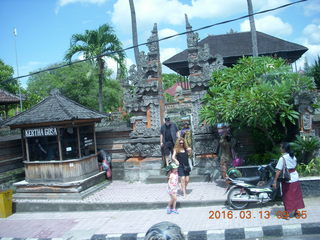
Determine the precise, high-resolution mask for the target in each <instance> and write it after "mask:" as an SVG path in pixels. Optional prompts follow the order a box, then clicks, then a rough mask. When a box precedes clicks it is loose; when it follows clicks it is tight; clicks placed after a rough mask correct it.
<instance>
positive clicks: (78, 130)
mask: <svg viewBox="0 0 320 240" xmlns="http://www.w3.org/2000/svg"><path fill="white" fill-rule="evenodd" d="M77 139H78V157H79V158H81V146H80V129H79V127H77Z"/></svg>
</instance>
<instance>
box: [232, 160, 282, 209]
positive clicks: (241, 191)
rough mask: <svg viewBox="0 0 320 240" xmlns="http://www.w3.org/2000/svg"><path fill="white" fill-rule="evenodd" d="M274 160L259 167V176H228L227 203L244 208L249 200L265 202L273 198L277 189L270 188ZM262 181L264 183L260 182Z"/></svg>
mask: <svg viewBox="0 0 320 240" xmlns="http://www.w3.org/2000/svg"><path fill="white" fill-rule="evenodd" d="M275 164H276V163H275V162H274V161H273V162H271V163H269V164H268V165H266V166H261V167H260V168H259V172H260V174H259V175H260V176H254V177H249V178H243V177H240V178H231V177H228V179H227V180H228V181H229V187H228V189H227V191H226V192H228V198H227V201H228V204H229V205H230V206H231V207H232V208H234V209H237V210H240V209H244V208H246V207H247V206H248V204H249V203H251V202H256V203H265V202H269V201H271V200H274V199H275V197H276V195H277V189H273V188H272V183H273V180H274V175H275V168H274V167H275ZM261 183H264V184H261Z"/></svg>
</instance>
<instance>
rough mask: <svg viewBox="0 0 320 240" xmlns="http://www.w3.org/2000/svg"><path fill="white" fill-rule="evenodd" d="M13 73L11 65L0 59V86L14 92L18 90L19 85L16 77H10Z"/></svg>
mask: <svg viewBox="0 0 320 240" xmlns="http://www.w3.org/2000/svg"><path fill="white" fill-rule="evenodd" d="M13 73H14V71H13V67H11V66H9V65H6V64H5V63H4V62H3V61H2V60H1V59H0V88H1V89H3V90H6V91H8V92H10V93H13V94H16V93H17V92H18V88H19V85H18V81H17V80H16V79H12V77H13Z"/></svg>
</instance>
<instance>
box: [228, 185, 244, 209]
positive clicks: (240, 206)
mask: <svg viewBox="0 0 320 240" xmlns="http://www.w3.org/2000/svg"><path fill="white" fill-rule="evenodd" d="M239 195H241V196H246V197H248V196H249V194H248V192H247V191H246V190H244V192H241V188H239V187H235V188H232V189H231V190H230V191H229V193H228V204H229V205H230V206H231V207H232V208H233V209H236V210H241V209H245V208H246V207H247V206H248V204H249V202H237V201H232V198H233V197H236V196H239Z"/></svg>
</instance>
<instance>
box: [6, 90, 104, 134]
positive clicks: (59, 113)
mask: <svg viewBox="0 0 320 240" xmlns="http://www.w3.org/2000/svg"><path fill="white" fill-rule="evenodd" d="M104 117H106V116H105V115H104V114H101V113H99V112H96V111H93V110H90V109H88V108H86V107H84V106H82V105H80V104H79V103H77V102H74V101H72V100H70V99H69V98H67V97H64V96H62V95H60V93H59V91H53V92H52V93H51V95H50V96H49V97H47V98H45V99H44V100H42V101H41V102H40V103H38V104H37V105H35V106H33V107H32V108H30V109H29V110H27V111H24V112H22V113H20V114H18V115H16V116H14V117H12V118H10V119H8V120H6V121H5V122H4V123H3V125H5V126H10V127H12V128H17V127H22V126H25V125H38V124H41V125H46V124H49V125H54V124H63V122H66V121H72V122H77V121H81V120H82V121H83V120H86V121H91V122H94V121H100V120H101V118H104Z"/></svg>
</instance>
